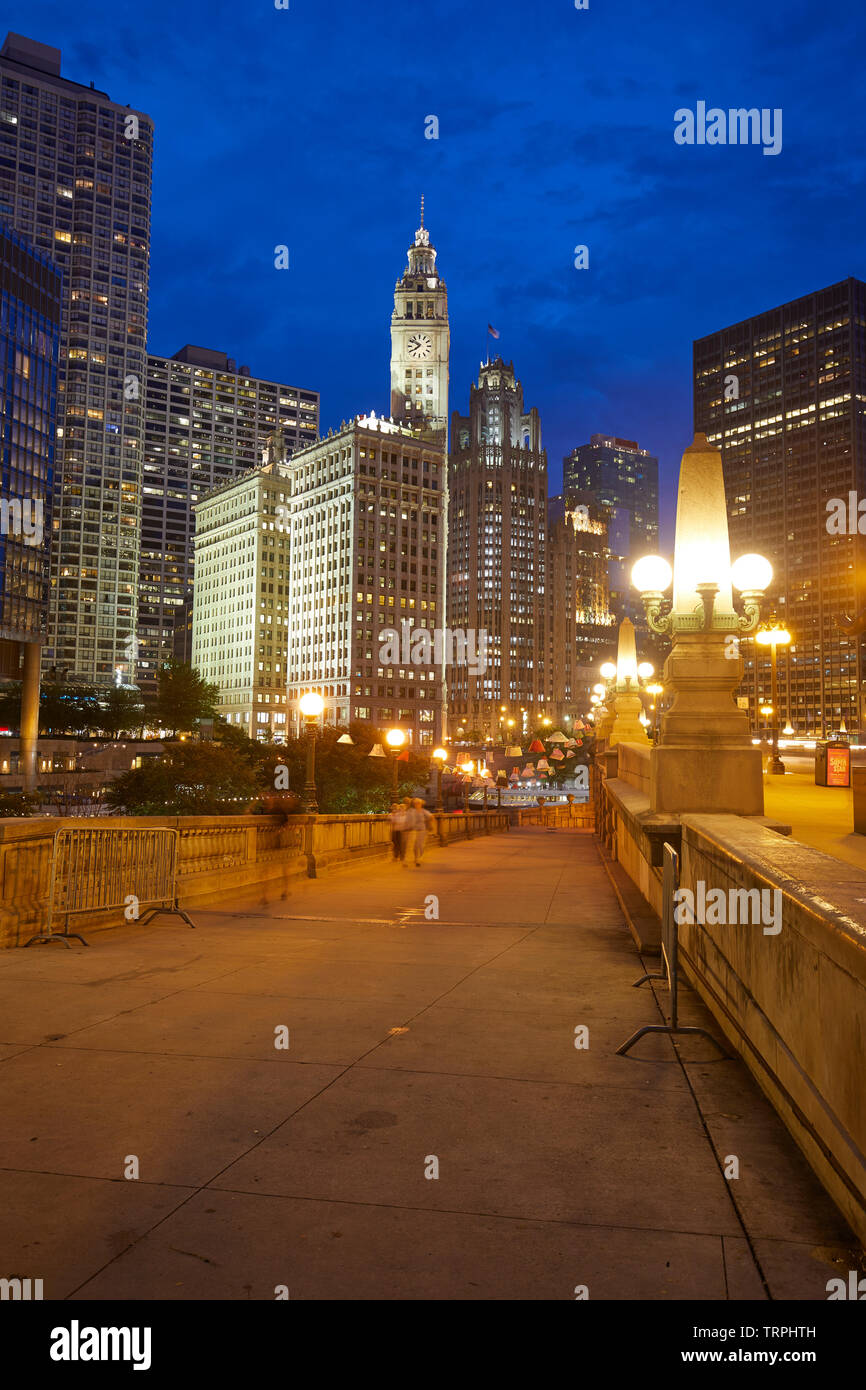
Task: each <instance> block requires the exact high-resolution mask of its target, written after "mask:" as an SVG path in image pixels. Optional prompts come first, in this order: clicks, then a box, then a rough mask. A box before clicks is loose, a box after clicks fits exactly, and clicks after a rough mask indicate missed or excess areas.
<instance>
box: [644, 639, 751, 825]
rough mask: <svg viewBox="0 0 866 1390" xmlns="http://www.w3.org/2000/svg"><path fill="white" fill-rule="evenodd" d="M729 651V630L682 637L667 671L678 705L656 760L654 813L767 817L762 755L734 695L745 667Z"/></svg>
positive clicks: (667, 717) (673, 706)
mask: <svg viewBox="0 0 866 1390" xmlns="http://www.w3.org/2000/svg"><path fill="white" fill-rule="evenodd" d="M730 650H731V644H730V641H729V639H728V638H727V635H726V634H725V633H723V632H712V631H711V632H695V633H691V632H690V633H678V634H677V637H676V642H675V645H674V647H673V649H672V651H671V653H670V655H669V656H668V658H667V661H666V662H665V668H664V683H665V686H666V687H667V688H668V689H669V690H671V691H673V692H674V699H673V702H672V704H671V707H670V709H669V710H668V712H667V713H666V714H665V715H664V717H663V719H662V724H661V736H660V738H659V743H658V746H657V747H655V748H654V749H653V750H652V753H651V754H650V803H651V806H652V809H653V810H654V811H677V812H688V811H718V812H726V813H729V814H731V815H740V816H761V815H763V813H764V782H763V767H762V759H761V750H760V748H755V747H754V746H753V744H752V740H751V733H750V730H749V716H748V714H747V712H746V711H745V710H741V709H739V708H738V707H737V705H736V704H735V702H734V695H733V692H734V690H735V689H736V687H737V686H738V685H739V683H740V680H741V678H742V669H743V663H742V659H741V658H740V657H739V656H736V657H731V658H728V657H726V656H725V652H726V651H730Z"/></svg>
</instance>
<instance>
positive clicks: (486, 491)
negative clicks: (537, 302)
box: [447, 357, 550, 737]
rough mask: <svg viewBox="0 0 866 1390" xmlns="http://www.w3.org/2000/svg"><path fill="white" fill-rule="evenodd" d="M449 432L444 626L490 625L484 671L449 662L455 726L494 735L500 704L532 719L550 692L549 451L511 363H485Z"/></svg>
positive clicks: (521, 720) (520, 719) (470, 628)
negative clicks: (547, 591)
mask: <svg viewBox="0 0 866 1390" xmlns="http://www.w3.org/2000/svg"><path fill="white" fill-rule="evenodd" d="M451 441H452V449H451V455H450V459H449V465H448V487H449V505H448V608H447V614H448V626H449V628H450V629H451V630H452V631H453V630H455V629H459V630H460V631H463V632H466V633H469V632H473V633H476V634H478V633H480V632H482V631H483V632H486V634H487V642H486V647H487V652H486V664H485V669H484V670H483V671H480V670H474V671H473V669H472V667H471V666H470V665H469V664H468V663H465V662H464V663H461V664H457V663H455V664H453V665H452V666H451V667H450V668H449V671H448V719H449V732H450V733H451V735H452V737H459V734H458V730H460V729H463V730H464V732H465V733H466V734H467V735H469V734H471V733H473V732H475V731H477V732H478V733H480V734H483V735H486V734H490V735H491V736H492V737H496V736H497V734H498V732H499V727H500V725H499V720H500V715H501V714H502V713H503V710H502V706H503V705H504V706H506V710H507V717H511V718H514V719H515V725H516V727H527V728H528V727H530V726H531V725H532V723H533V722H534V721H537V720H538V719H539V718H540V717H541V716H542V715H543V714H544V712H545V709H546V707H547V704H548V703H549V696H550V689H549V686H550V667H549V664H548V662H549V656H550V653H549V651H548V643H549V641H550V633H549V630H548V629H549V621H548V616H549V615H548V610H547V605H546V600H545V585H546V580H547V574H546V565H547V455H546V453H545V452H544V450H543V449H542V447H541V419H540V417H539V414H538V411H537V410H536V409H535V407H533V408H532V409H531V410H529V411H526V410H525V409H524V405H523V387H522V386H521V384H520V382H519V381H518V380H517V378H516V376H515V374H514V365H513V363H511V362H509V363H505V362H504V361H503V360H502V358H501V357H498V358H497V359H496V360H495V361H494V362H488V363H486V364H485V365H484V366H482V367H481V371H480V373H479V377H478V385H477V386H474V385H473V386H472V387H471V389H470V394H469V414H468V415H458V414H457V412H456V411H455V412H454V414H453V415H452V417H451ZM473 641H474V642H475V643H476V644H477V642H478V639H477V637H476V638H474V639H473ZM476 664H479V663H476ZM545 669H547V675H545Z"/></svg>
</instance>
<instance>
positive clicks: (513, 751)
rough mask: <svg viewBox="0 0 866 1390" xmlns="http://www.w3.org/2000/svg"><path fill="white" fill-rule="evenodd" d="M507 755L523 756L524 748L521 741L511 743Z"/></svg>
mask: <svg viewBox="0 0 866 1390" xmlns="http://www.w3.org/2000/svg"><path fill="white" fill-rule="evenodd" d="M505 756H506V758H522V757H523V749H522V748H521V747H520V744H519V743H509V745H508V747H507V748H506V750H505Z"/></svg>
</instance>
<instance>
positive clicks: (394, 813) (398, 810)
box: [388, 801, 406, 860]
mask: <svg viewBox="0 0 866 1390" xmlns="http://www.w3.org/2000/svg"><path fill="white" fill-rule="evenodd" d="M388 820H389V821H390V822H391V853H392V855H393V857H394V859H395V860H397V859H402V858H403V836H404V834H405V831H406V808H405V806H401V804H400V802H399V801H394V802H392V804H391V811H390V814H389V816H388Z"/></svg>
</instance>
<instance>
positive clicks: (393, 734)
mask: <svg viewBox="0 0 866 1390" xmlns="http://www.w3.org/2000/svg"><path fill="white" fill-rule="evenodd" d="M385 742H386V743H387V745H388V747H389V748H390V750H391V754H392V759H393V762H392V769H393V781H392V783H391V786H392V787H393V790H394V800H395V801H396V799H397V759H398V758H399V756H400V749H401V748H402V747H403V744H404V743H405V742H406V735H405V734H404V732H403V730H402V729H389V730H388V732H387V734H386V735H385Z"/></svg>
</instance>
